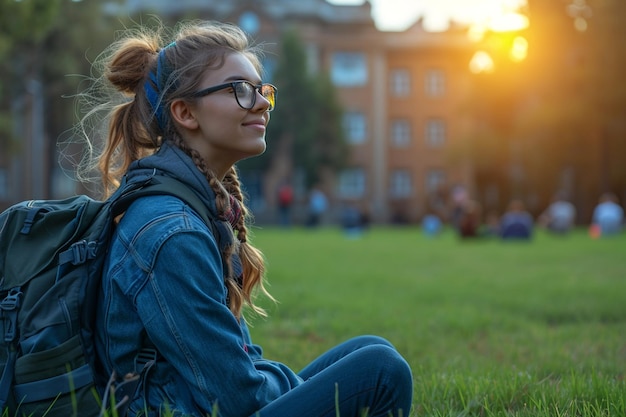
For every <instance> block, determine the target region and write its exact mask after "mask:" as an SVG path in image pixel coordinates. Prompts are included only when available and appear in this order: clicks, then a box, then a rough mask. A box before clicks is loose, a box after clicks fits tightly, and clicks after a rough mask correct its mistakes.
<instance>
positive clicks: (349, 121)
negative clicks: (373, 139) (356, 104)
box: [343, 112, 367, 144]
mask: <svg viewBox="0 0 626 417" xmlns="http://www.w3.org/2000/svg"><path fill="white" fill-rule="evenodd" d="M343 128H344V131H345V132H346V139H347V140H348V142H349V143H352V144H359V143H363V142H365V137H366V133H365V132H366V130H367V129H366V122H365V115H363V113H360V112H346V113H344V115H343Z"/></svg>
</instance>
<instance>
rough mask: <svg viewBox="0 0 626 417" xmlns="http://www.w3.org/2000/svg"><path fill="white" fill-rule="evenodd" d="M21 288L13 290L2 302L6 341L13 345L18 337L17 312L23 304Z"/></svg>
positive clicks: (1, 308) (0, 308)
mask: <svg viewBox="0 0 626 417" xmlns="http://www.w3.org/2000/svg"><path fill="white" fill-rule="evenodd" d="M22 294H23V293H22V291H21V288H20V287H15V288H11V289H10V290H9V293H8V294H7V296H6V297H5V298H4V300H2V301H1V302H0V310H2V312H1V315H2V317H3V319H4V341H5V342H6V343H12V342H14V341H15V339H16V337H17V310H18V309H19V308H20V305H21V304H22Z"/></svg>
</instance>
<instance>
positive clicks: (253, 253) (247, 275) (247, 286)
mask: <svg viewBox="0 0 626 417" xmlns="http://www.w3.org/2000/svg"><path fill="white" fill-rule="evenodd" d="M223 184H224V187H225V188H226V190H227V191H228V193H229V194H230V195H232V196H233V197H235V198H236V199H237V200H238V201H239V205H240V206H241V211H242V215H241V216H240V218H239V223H238V224H237V225H236V232H237V240H238V241H239V257H240V258H241V264H242V267H243V276H244V279H243V288H242V289H243V297H244V300H245V301H246V303H248V304H249V305H250V306H251V307H252V309H253V310H254V311H255V312H256V313H258V314H260V315H262V316H263V315H265V311H264V310H263V309H261V308H259V307H257V306H255V305H254V302H253V300H252V297H253V293H254V290H255V288H257V287H258V289H259V290H260V291H261V293H262V294H264V295H265V296H266V297H268V298H269V299H271V300H273V297H272V296H271V295H270V294H269V292H268V291H267V290H266V288H265V286H264V285H263V276H264V274H265V262H264V258H263V254H262V253H261V251H260V250H258V249H257V248H255V247H254V246H252V245H251V244H250V243H249V239H248V227H247V221H248V220H249V219H250V214H249V212H248V209H247V208H246V206H245V204H244V201H243V193H242V192H241V185H240V183H239V176H238V175H237V169H236V168H235V167H234V166H233V167H231V168H230V170H229V171H228V172H227V173H226V175H225V176H224V180H223Z"/></svg>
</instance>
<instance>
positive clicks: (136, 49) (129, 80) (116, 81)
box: [106, 38, 160, 94]
mask: <svg viewBox="0 0 626 417" xmlns="http://www.w3.org/2000/svg"><path fill="white" fill-rule="evenodd" d="M159 49H160V48H159V43H158V40H156V39H149V38H134V39H125V40H123V41H122V43H121V44H120V45H119V47H118V49H117V52H116V53H115V54H114V55H113V56H112V57H111V61H110V62H109V64H108V66H107V72H106V77H107V79H108V80H109V82H110V83H111V84H112V85H113V86H115V87H116V88H117V89H118V90H119V91H121V92H123V93H127V94H134V93H135V91H136V90H137V88H138V87H139V86H141V85H143V82H144V80H145V79H146V77H147V74H148V73H149V71H150V68H151V67H152V66H153V65H154V63H155V61H156V59H157V55H158V51H159Z"/></svg>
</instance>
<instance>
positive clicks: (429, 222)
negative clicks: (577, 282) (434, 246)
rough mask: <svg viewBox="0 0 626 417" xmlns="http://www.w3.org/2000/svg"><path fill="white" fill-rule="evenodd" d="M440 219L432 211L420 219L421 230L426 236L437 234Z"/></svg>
mask: <svg viewBox="0 0 626 417" xmlns="http://www.w3.org/2000/svg"><path fill="white" fill-rule="evenodd" d="M441 228H442V224H441V219H440V218H439V217H438V216H437V215H436V214H434V213H428V214H426V215H425V216H424V218H423V219H422V230H423V232H424V234H425V235H426V236H428V237H433V236H437V235H438V234H439V233H441Z"/></svg>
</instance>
